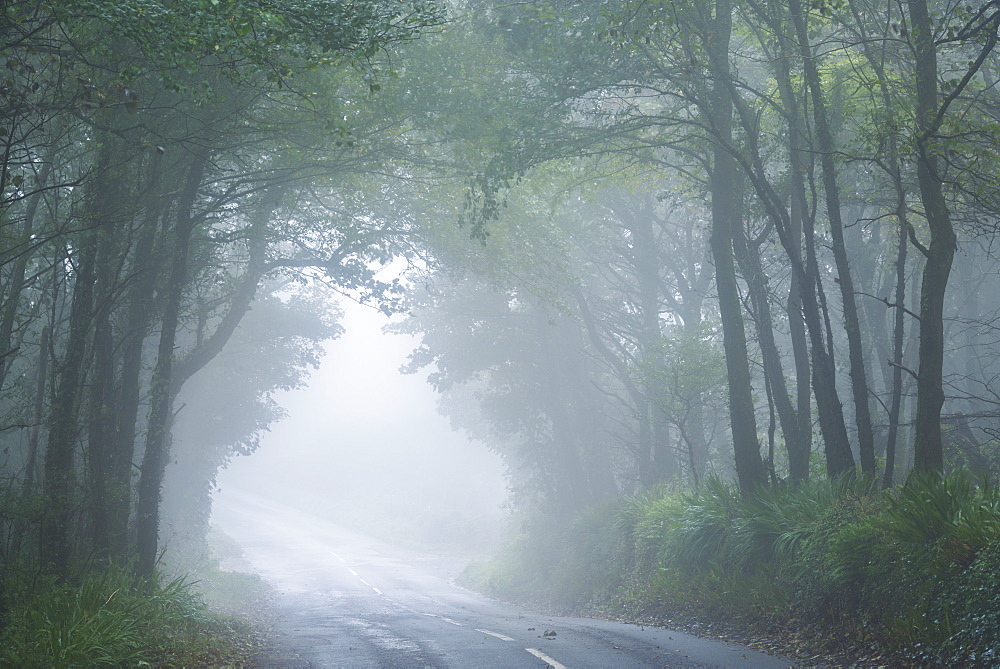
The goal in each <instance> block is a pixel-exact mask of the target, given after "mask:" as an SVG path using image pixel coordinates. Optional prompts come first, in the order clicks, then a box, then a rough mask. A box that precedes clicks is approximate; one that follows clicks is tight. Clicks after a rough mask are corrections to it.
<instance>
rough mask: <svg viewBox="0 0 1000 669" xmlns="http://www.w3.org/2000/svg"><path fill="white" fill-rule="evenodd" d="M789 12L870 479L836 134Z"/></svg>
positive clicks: (869, 439)
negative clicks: (808, 97)
mask: <svg viewBox="0 0 1000 669" xmlns="http://www.w3.org/2000/svg"><path fill="white" fill-rule="evenodd" d="M788 7H789V13H790V14H791V17H792V21H793V23H794V24H795V32H796V35H797V38H798V44H799V50H800V54H801V57H802V63H803V68H804V71H805V77H806V82H807V84H808V87H809V90H810V92H811V93H812V102H813V105H812V111H813V121H814V122H815V124H816V138H817V140H818V142H819V151H820V162H821V165H822V167H823V188H824V191H825V194H826V210H827V217H828V218H829V221H830V234H831V237H832V241H833V257H834V262H835V263H836V266H837V272H838V274H839V277H838V284H839V285H840V295H841V300H842V305H843V316H844V329H845V330H846V332H847V343H848V359H849V362H850V377H851V390H852V392H853V396H854V415H855V423H856V424H857V428H858V447H859V452H860V455H861V471H862V472H863V473H864V474H865V475H866V476H869V477H874V476H875V436H874V434H873V432H872V423H871V411H870V408H869V403H868V379H867V374H866V373H865V356H864V347H863V346H862V343H861V325H860V322H859V319H858V307H857V301H856V299H855V295H854V279H853V277H852V275H851V267H850V262H849V260H848V258H847V248H846V245H845V243H844V223H843V220H842V218H841V210H840V187H839V186H838V185H837V166H836V161H835V160H834V141H833V133H832V132H831V131H830V124H829V120H828V118H827V108H826V102H825V100H824V98H823V88H822V84H821V81H820V77H819V70H818V68H817V67H816V58H815V56H814V54H813V52H812V47H811V46H810V44H809V36H808V29H807V26H806V18H805V15H804V14H803V12H802V6H801V4H800V2H799V0H788Z"/></svg>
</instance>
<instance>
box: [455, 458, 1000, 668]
mask: <svg viewBox="0 0 1000 669" xmlns="http://www.w3.org/2000/svg"><path fill="white" fill-rule="evenodd" d="M464 578H465V581H466V583H467V584H468V585H470V586H471V587H474V588H477V589H479V590H482V591H485V592H487V593H489V594H492V595H494V596H498V597H502V598H506V599H509V600H515V601H521V602H526V601H530V602H531V603H534V604H541V605H544V606H546V607H549V608H556V609H558V610H562V611H564V612H575V613H578V614H587V615H602V616H606V617H612V618H617V619H629V620H645V621H658V622H661V623H665V624H669V625H672V626H678V627H686V628H687V629H693V631H701V632H705V631H706V630H709V631H714V633H715V634H716V635H718V636H726V637H728V638H737V637H738V638H739V639H740V640H741V641H744V642H750V643H751V644H752V645H757V646H759V647H762V648H765V649H769V650H780V651H782V652H784V653H790V654H795V653H797V654H799V655H800V656H804V657H808V658H815V657H817V656H820V657H826V658H831V657H833V658H838V657H839V658H843V659H846V660H848V661H861V662H874V663H876V664H878V663H893V664H943V665H949V666H951V665H965V666H976V665H982V666H997V664H998V662H1000V650H998V649H1000V491H998V489H997V488H995V487H993V486H989V485H984V486H978V487H977V486H975V485H973V483H972V482H971V481H970V479H968V478H967V477H965V476H963V475H962V474H952V475H949V476H947V477H943V478H941V477H925V478H915V479H913V480H911V481H910V483H909V484H907V485H906V486H904V487H903V488H901V489H898V490H895V491H891V492H883V491H877V490H876V491H873V490H871V489H870V488H869V487H868V486H867V485H866V484H865V482H863V481H855V482H840V483H831V482H816V483H811V484H809V485H807V486H803V487H801V488H797V489H791V488H789V489H782V490H770V491H765V492H764V493H762V494H759V495H757V496H755V497H753V498H751V499H745V498H741V497H740V496H739V494H738V493H737V492H736V491H735V490H734V489H733V487H732V486H730V485H728V484H727V483H725V482H723V481H721V480H719V479H711V480H709V481H707V482H706V483H705V484H704V485H703V486H702V487H701V488H700V489H698V490H697V491H675V490H669V489H666V488H661V489H657V490H652V491H648V492H645V493H643V494H641V495H638V496H635V497H632V498H628V499H624V500H620V501H619V502H617V503H615V504H612V505H606V506H603V507H600V508H596V509H590V510H588V511H587V512H585V513H583V514H582V515H581V516H579V517H578V518H577V519H576V520H575V521H573V522H571V523H568V524H564V525H562V526H553V525H552V524H551V523H550V522H549V523H547V524H542V523H537V524H535V525H529V526H528V527H527V529H526V530H525V531H524V532H523V533H522V534H521V535H520V536H519V537H517V538H516V539H514V540H513V541H512V542H511V544H510V545H509V546H508V547H507V549H506V550H505V552H503V553H501V554H500V555H499V556H498V557H497V558H495V559H494V560H492V561H490V562H487V563H480V564H478V565H475V566H473V567H471V568H470V569H469V570H467V572H466V574H465V577H464Z"/></svg>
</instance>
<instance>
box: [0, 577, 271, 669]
mask: <svg viewBox="0 0 1000 669" xmlns="http://www.w3.org/2000/svg"><path fill="white" fill-rule="evenodd" d="M251 636H252V635H251V633H250V630H248V629H246V628H245V627H241V626H240V624H239V623H238V622H235V621H232V620H228V619H224V618H220V617H217V616H214V615H212V614H211V613H210V612H209V611H208V610H207V609H206V608H205V605H204V604H203V603H202V601H201V599H200V597H199V595H198V593H197V592H196V591H195V589H194V587H193V583H192V582H191V581H189V580H186V579H183V578H179V579H175V580H173V581H170V582H168V583H166V584H163V585H159V584H158V585H157V586H155V587H154V588H152V589H151V590H149V589H148V588H145V587H141V586H140V585H138V584H136V583H135V581H134V580H133V579H132V578H131V576H130V575H129V574H128V572H126V571H125V570H122V569H116V568H111V569H108V570H106V571H103V572H99V573H92V574H89V575H87V576H86V577H84V578H83V579H82V581H81V582H80V584H79V585H75V586H71V585H67V584H64V583H57V582H55V581H44V582H42V583H39V584H36V585H35V586H34V587H32V588H22V589H21V591H20V592H19V593H17V594H16V595H15V596H14V597H13V603H12V605H11V607H10V609H9V610H8V612H7V617H6V626H5V628H4V630H3V632H2V634H0V666H50V667H79V666H192V665H200V666H205V665H219V664H232V663H233V660H234V659H236V658H240V657H244V656H245V655H246V652H247V648H246V647H245V646H246V642H245V641H244V640H245V639H247V638H250V637H251Z"/></svg>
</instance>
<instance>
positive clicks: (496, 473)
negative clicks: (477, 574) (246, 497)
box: [214, 300, 507, 551]
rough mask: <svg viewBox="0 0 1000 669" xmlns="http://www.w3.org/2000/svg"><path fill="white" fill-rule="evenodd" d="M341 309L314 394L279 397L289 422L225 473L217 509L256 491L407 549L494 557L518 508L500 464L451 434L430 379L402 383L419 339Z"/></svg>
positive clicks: (376, 317) (347, 304) (310, 390)
mask: <svg viewBox="0 0 1000 669" xmlns="http://www.w3.org/2000/svg"><path fill="white" fill-rule="evenodd" d="M342 307H343V310H344V316H343V319H342V320H341V325H342V326H343V327H344V329H345V332H344V334H343V335H342V336H341V337H340V338H338V339H336V340H334V341H332V342H329V343H328V344H327V346H326V350H327V353H326V356H325V358H324V359H323V361H322V364H321V366H320V368H319V369H317V370H315V371H314V372H313V373H312V375H311V377H310V380H309V382H308V386H307V387H304V388H301V389H298V390H294V391H288V392H283V393H279V394H278V395H277V396H276V400H277V402H278V404H280V405H281V406H282V407H284V408H285V409H286V410H287V412H288V416H287V418H285V419H284V420H282V421H280V422H277V423H275V424H274V425H273V426H272V427H271V430H270V432H268V433H266V434H265V436H264V437H263V439H262V440H261V444H260V447H259V448H258V449H257V451H255V452H254V453H253V454H251V455H250V456H236V457H234V458H233V460H232V461H231V462H230V464H229V465H228V466H227V467H225V468H224V469H222V470H221V471H220V473H219V476H218V479H217V489H216V491H215V494H214V496H215V498H216V499H220V498H223V497H224V496H225V495H226V494H227V492H231V491H249V492H253V493H255V494H257V495H261V496H264V497H269V498H271V499H274V500H278V501H282V502H285V503H289V504H294V505H296V506H300V507H302V508H305V509H308V510H311V511H315V512H318V513H321V514H322V515H324V516H326V517H327V518H329V519H331V520H334V521H335V522H338V523H342V524H344V525H347V526H350V527H352V528H355V529H360V530H363V531H365V532H366V533H368V534H371V535H375V536H378V537H379V538H382V539H388V540H390V541H395V542H397V543H402V544H411V545H419V546H422V547H430V546H433V547H436V548H439V549H440V548H447V549H450V550H463V551H469V550H475V551H481V550H484V549H487V548H489V546H490V545H492V544H493V543H494V542H495V540H496V539H497V537H498V533H499V532H500V530H501V528H502V524H503V516H504V514H505V504H506V500H507V486H506V482H505V479H504V475H503V466H502V464H501V462H500V459H499V458H498V457H497V456H496V455H495V454H493V453H491V452H489V451H488V450H487V449H486V448H485V447H484V446H483V445H482V444H480V443H477V442H474V441H471V440H470V439H468V438H467V437H466V436H465V435H463V434H462V433H460V432H456V431H453V430H452V429H451V428H450V426H449V424H448V420H447V419H446V418H444V417H443V416H441V415H439V413H438V412H437V410H436V406H435V405H436V395H435V393H434V391H433V390H432V389H431V387H430V386H429V385H428V384H427V382H426V380H425V375H424V374H419V373H418V374H412V375H405V374H402V373H400V371H399V367H400V365H401V364H402V363H403V362H404V361H405V359H406V356H407V355H408V354H409V352H410V351H411V350H412V349H413V347H414V346H415V339H414V338H413V337H410V336H407V335H398V334H389V333H384V332H383V331H382V328H383V326H384V325H385V324H386V323H388V322H389V320H388V318H387V317H386V316H384V315H383V314H382V313H381V312H379V311H377V310H375V309H372V308H369V307H365V306H361V305H359V304H356V303H354V302H351V301H349V300H343V304H342Z"/></svg>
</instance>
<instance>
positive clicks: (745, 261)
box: [733, 230, 809, 481]
mask: <svg viewBox="0 0 1000 669" xmlns="http://www.w3.org/2000/svg"><path fill="white" fill-rule="evenodd" d="M733 245H734V249H735V252H736V260H737V262H738V263H739V266H740V269H741V271H742V272H743V278H744V280H745V281H746V282H747V290H748V291H749V293H750V303H751V305H752V306H753V311H754V313H753V317H754V320H755V322H756V323H757V337H758V339H759V343H760V352H761V357H762V359H763V363H764V375H765V377H766V379H767V383H768V390H769V397H770V399H771V401H772V402H773V405H774V408H775V409H776V411H777V414H778V422H779V423H780V424H781V432H782V434H783V435H784V437H785V448H786V452H787V454H788V463H789V465H788V466H789V472H790V476H791V478H792V480H793V481H801V480H803V478H804V477H805V476H807V475H808V471H809V452H808V451H806V452H805V453H803V452H802V450H801V448H800V446H799V444H801V443H802V435H800V434H799V429H800V426H799V420H798V415H797V414H796V412H795V408H794V407H793V406H792V400H791V397H790V396H789V394H788V384H787V383H786V382H785V372H784V370H783V369H782V365H781V353H780V352H779V351H778V345H777V344H776V343H775V341H774V321H773V319H772V318H771V302H770V299H768V295H769V290H768V285H767V276H766V275H765V274H764V269H763V267H762V266H761V263H760V251H759V249H758V248H757V247H756V246H752V245H751V243H750V242H749V240H747V239H746V235H745V233H744V231H743V230H740V231H739V232H738V233H736V234H735V235H734V236H733ZM769 443H771V442H770V441H769ZM803 456H804V457H803Z"/></svg>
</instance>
